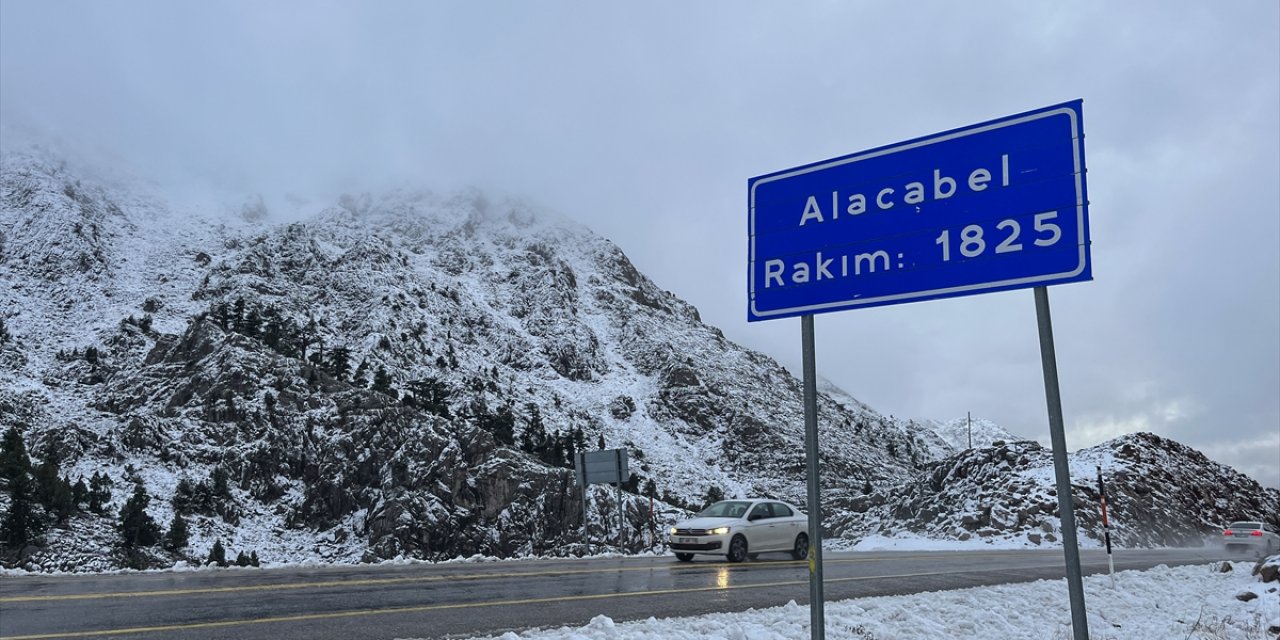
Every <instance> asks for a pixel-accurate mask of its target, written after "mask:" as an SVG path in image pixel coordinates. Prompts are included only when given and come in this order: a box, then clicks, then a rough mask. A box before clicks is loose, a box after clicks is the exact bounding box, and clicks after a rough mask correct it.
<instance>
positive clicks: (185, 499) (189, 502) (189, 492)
mask: <svg viewBox="0 0 1280 640" xmlns="http://www.w3.org/2000/svg"><path fill="white" fill-rule="evenodd" d="M170 504H172V505H173V510H174V512H175V513H179V514H188V513H191V512H193V511H195V510H196V509H197V507H198V506H199V499H198V498H197V496H196V488H195V485H193V484H191V480H190V479H189V478H187V477H186V476H183V477H181V478H179V479H178V486H177V488H176V489H174V491H173V499H172V500H171V501H170Z"/></svg>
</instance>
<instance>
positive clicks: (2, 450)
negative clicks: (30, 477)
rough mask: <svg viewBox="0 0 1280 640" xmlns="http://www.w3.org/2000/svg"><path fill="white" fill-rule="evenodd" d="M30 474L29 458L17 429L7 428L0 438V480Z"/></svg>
mask: <svg viewBox="0 0 1280 640" xmlns="http://www.w3.org/2000/svg"><path fill="white" fill-rule="evenodd" d="M29 473H31V457H30V456H28V455H27V445H26V443H24V442H23V441H22V434H21V433H19V432H18V428H17V427H9V430H8V431H5V432H4V437H3V438H0V478H5V479H7V480H13V479H14V478H16V477H18V476H20V475H24V476H25V475H27V474H29Z"/></svg>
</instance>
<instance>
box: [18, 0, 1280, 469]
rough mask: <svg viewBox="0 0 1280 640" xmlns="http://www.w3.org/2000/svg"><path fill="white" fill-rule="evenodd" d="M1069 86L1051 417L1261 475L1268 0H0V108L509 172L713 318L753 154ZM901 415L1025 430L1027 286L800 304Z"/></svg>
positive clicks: (409, 174)
mask: <svg viewBox="0 0 1280 640" xmlns="http://www.w3.org/2000/svg"><path fill="white" fill-rule="evenodd" d="M1076 98H1083V99H1084V123H1085V131H1086V133H1087V136H1088V141H1087V150H1086V154H1087V162H1088V167H1089V173H1088V183H1089V196H1090V219H1091V225H1092V239H1093V261H1094V277H1095V280H1094V281H1092V282H1087V283H1080V284H1072V285H1064V286H1059V287H1054V288H1051V289H1050V291H1049V293H1050V299H1051V304H1052V309H1053V320H1054V330H1055V335H1056V344H1057V354H1058V364H1059V370H1060V375H1061V388H1062V396H1063V407H1064V411H1065V417H1066V424H1067V441H1068V445H1069V446H1070V447H1071V448H1073V449H1074V448H1078V447H1083V446H1089V445H1093V444H1096V443H1098V442H1101V441H1104V440H1106V439H1109V438H1112V437H1115V436H1118V435H1121V434H1125V433H1131V432H1135V431H1152V432H1155V433H1158V434H1161V435H1164V436H1168V437H1172V438H1174V439H1177V440H1179V441H1181V442H1183V443H1186V444H1188V445H1191V446H1194V447H1196V448H1198V449H1200V450H1202V451H1204V452H1205V453H1206V454H1207V455H1209V456H1210V457H1211V458H1213V459H1216V460H1219V461H1222V462H1226V463H1229V464H1232V465H1234V466H1236V467H1237V468H1239V469H1241V470H1243V471H1245V472H1247V473H1249V474H1250V475H1252V476H1253V477H1255V478H1257V479H1259V480H1261V481H1263V482H1265V483H1267V484H1269V485H1271V486H1280V400H1278V398H1280V258H1278V256H1280V251H1278V246H1277V245H1278V244H1280V186H1278V185H1280V4H1278V3H1277V2H1275V0H1257V1H1249V0H1240V1H1233V2H1220V3H1216V2H1215V3H1209V2H1106V3H1084V2H1070V3H1068V2H1025V1H1019V2H1007V3H1005V2H963V3H961V2H912V3H899V2H877V3H872V2H808V3H794V2H787V3H782V2H776V3H754V2H697V3H686V2H643V3H639V2H630V3H600V2H585V1H584V2H536V3H535V2H511V3H505V2H496V3H495V2H478V3H463V2H458V3H445V2H413V3H397V2H377V3H363V2H361V3H357V2H350V3H320V2H263V1H258V0H254V1H246V2H167V1H166V2H113V3H103V2H84V3H80V2H75V3H68V2H58V1H47V0H32V1H26V0H0V116H2V118H3V119H4V120H5V121H7V122H9V123H15V122H22V123H24V124H28V125H31V126H35V127H38V128H41V129H43V130H46V131H50V132H53V133H54V134H55V135H58V136H61V137H63V138H65V139H67V140H72V141H74V142H75V143H76V144H77V145H82V146H84V147H86V148H92V149H97V150H100V151H101V150H106V151H109V152H110V153H114V154H116V155H118V156H119V157H121V158H122V159H123V160H125V161H127V162H128V163H129V164H131V165H133V166H135V167H137V168H138V169H140V170H141V171H144V172H149V173H150V174H151V175H155V176H158V177H161V178H164V179H170V180H185V181H187V182H186V184H192V182H191V181H193V180H194V181H201V182H205V183H207V184H209V185H212V186H213V187H215V188H217V189H222V190H227V191H231V192H244V193H252V192H259V193H263V194H264V195H267V196H268V197H273V196H278V195H279V194H283V193H285V192H290V191H292V192H298V193H310V194H320V193H334V192H340V191H349V190H361V189H368V190H376V189H379V188H383V187H385V186H386V185H388V184H397V183H405V182H408V183H412V184H415V185H420V186H425V187H430V188H434V189H439V190H448V189H453V188H457V187H461V186H479V187H482V188H486V189H496V190H500V191H503V192H506V193H512V194H517V195H524V196H528V197H529V198H531V199H533V200H534V201H536V202H538V203H540V204H542V205H544V206H546V207H548V208H552V209H556V210H559V211H561V212H563V213H565V214H567V215H569V216H571V217H573V218H576V219H579V220H581V221H583V222H585V223H586V224H588V225H589V226H590V227H592V228H593V229H595V230H596V231H597V232H599V233H601V234H602V235H604V236H606V237H608V238H609V239H611V240H612V241H613V242H615V243H616V244H618V245H619V246H621V247H622V249H623V250H624V251H625V252H626V253H627V254H628V255H629V256H630V257H631V258H632V260H633V261H634V262H635V263H636V264H637V266H638V267H639V268H640V269H641V270H642V271H644V272H645V273H646V274H648V275H649V276H650V277H652V278H653V279H654V280H655V281H656V282H657V283H658V284H659V285H660V286H662V287H663V288H666V289H669V290H671V291H672V292H674V293H676V294H677V295H679V296H680V297H682V298H684V299H685V300H688V301H689V302H691V303H693V304H694V305H696V306H697V307H698V308H699V310H700V311H701V312H702V316H703V319H704V320H706V321H707V322H709V323H711V324H714V325H716V326H719V327H721V328H722V329H723V330H724V331H725V333H726V334H727V335H728V336H729V337H730V338H732V339H734V340H735V341H737V342H739V343H742V344H744V345H747V346H749V347H752V348H755V349H759V350H761V351H764V352H766V353H768V354H770V355H772V356H774V357H776V358H778V359H779V360H780V361H782V362H783V363H784V364H786V365H788V366H789V367H792V368H793V370H797V371H798V369H799V366H798V365H799V362H800V321H799V320H797V319H787V320H775V321H770V322H763V323H751V324H748V323H747V322H746V269H747V257H746V249H747V234H746V216H747V205H746V196H747V190H746V184H747V179H748V178H749V177H752V176H756V175H760V174H763V173H768V172H772V171H776V170H780V169H785V168H788V167H792V166H795V165H799V164H804V163H809V162H813V161H817V160H822V159H825V158H830V157H834V156H839V155H845V154H849V153H853V152H856V151H859V150H862V149H866V148H870V147H875V146H880V145H884V144H889V143H892V142H896V141H899V140H903V139H907V138H913V137H917V136H921V135H926V134H930V133H934V132H937V131H941V130H945V129H950V128H954V127H958V126H963V125H966V124H970V123H974V122H979V121H983V120H988V119H992V118H996V117H999V116H1003V115H1007V114H1012V113H1016V112H1020V111H1025V110H1029V109H1033V108H1037V107H1041V106H1046V105H1050V104H1055V103H1059V102H1064V101H1067V100H1072V99H1076ZM816 330H817V359H818V370H819V373H820V374H821V375H823V376H825V377H826V378H828V379H830V380H831V381H832V382H834V383H836V384H837V385H839V386H840V387H842V388H844V389H846V390H848V391H849V392H850V393H852V394H853V395H854V396H856V397H857V398H859V399H861V400H862V401H864V402H866V403H868V404H870V405H871V406H873V407H875V408H877V409H879V410H880V411H882V412H885V413H891V414H893V415H895V416H899V417H928V418H937V419H948V418H953V417H959V416H964V415H965V413H966V412H967V411H971V412H973V415H974V416H976V417H982V418H987V419H991V420H994V421H995V422H997V423H999V424H1001V425H1002V426H1004V427H1006V428H1007V429H1009V430H1010V431H1013V432H1014V433H1017V434H1020V435H1024V436H1026V437H1029V438H1035V439H1039V440H1040V441H1042V442H1046V443H1047V442H1048V426H1047V417H1046V409H1045V401H1044V387H1043V379H1042V377H1041V369H1040V356H1039V345H1038V342H1037V334H1036V324H1035V308H1034V302H1033V296H1032V292H1031V291H1030V290H1023V291H1015V292H1007V293H999V294H990V295H983V296H975V297H970V298H963V299H954V300H948V301H936V302H923V303H915V304H907V305H901V306H896V307H885V308H876V309H866V310H858V311H849V312H843V313H838V314H827V315H822V316H818V317H817V319H816Z"/></svg>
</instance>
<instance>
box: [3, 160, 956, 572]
mask: <svg viewBox="0 0 1280 640" xmlns="http://www.w3.org/2000/svg"><path fill="white" fill-rule="evenodd" d="M2 169H3V170H2V174H0V195H2V196H3V200H2V204H0V207H2V208H0V282H3V283H4V286H3V287H0V308H3V310H4V311H3V314H4V322H5V325H6V327H7V330H8V333H9V334H11V336H12V339H11V340H8V341H6V342H5V343H4V344H3V346H2V347H0V348H2V349H3V354H2V355H0V357H2V358H3V359H4V361H5V362H6V363H7V364H8V365H9V366H6V367H5V368H4V371H3V373H0V428H8V427H10V426H16V427H18V428H19V430H20V432H21V433H22V434H23V435H24V437H25V439H26V441H27V446H28V448H29V449H30V451H31V452H32V455H33V457H34V458H35V459H36V460H45V459H54V460H57V461H59V462H60V465H61V467H60V469H61V471H62V472H63V473H65V474H67V476H68V478H69V479H70V480H71V481H74V480H75V479H76V478H77V477H79V476H84V477H85V478H88V477H89V476H90V475H91V474H92V473H94V472H99V471H101V472H104V473H106V474H107V475H108V476H109V477H110V478H111V479H112V480H113V481H114V483H115V487H116V488H115V491H114V494H113V498H112V501H111V503H110V505H109V508H108V509H106V512H108V513H114V512H115V511H117V510H118V509H119V507H120V506H122V503H123V501H124V498H125V497H126V494H127V490H128V488H129V487H130V486H132V484H133V483H134V482H141V483H142V484H143V486H144V487H145V488H146V490H147V492H148V493H149V495H151V496H152V497H153V498H154V499H153V500H152V502H151V512H152V513H153V517H155V519H156V520H157V521H159V522H161V523H164V522H168V521H169V520H170V519H171V518H172V513H173V506H172V497H173V496H174V495H175V494H176V493H178V492H179V484H180V483H181V482H182V481H183V480H184V479H185V480H187V484H193V485H199V484H200V483H201V482H205V481H209V482H211V479H212V478H213V476H214V475H215V474H216V473H221V474H225V475H227V476H229V477H230V479H231V483H230V484H231V486H230V490H229V492H228V495H227V496H225V499H226V500H227V501H228V502H230V503H231V504H232V506H230V507H227V508H226V509H225V511H226V513H222V512H220V511H218V510H215V509H211V508H209V509H205V510H204V511H203V512H199V511H196V512H192V513H189V515H190V516H191V517H192V519H193V526H192V536H191V545H190V548H191V553H197V554H198V553H203V552H204V550H206V549H207V548H208V547H209V545H210V544H211V543H212V541H213V540H214V539H221V540H223V541H225V542H228V543H229V546H231V547H232V548H236V549H240V548H250V547H252V548H255V549H257V550H258V551H259V553H260V555H261V556H262V557H263V558H264V559H267V560H271V559H275V560H279V559H283V558H288V559H296V558H300V557H301V558H306V557H315V558H320V559H332V560H355V559H361V558H383V557H394V556H398V555H410V556H415V557H442V556H453V555H465V554H471V553H486V554H493V555H511V554H520V553H548V552H550V553H561V552H569V551H568V550H571V549H573V548H574V545H577V544H580V542H581V534H580V533H579V531H580V529H581V517H582V516H581V513H582V507H581V498H580V492H579V490H577V489H576V488H575V487H574V485H573V480H572V472H571V470H570V469H567V468H565V467H564V466H563V465H562V464H561V463H560V461H563V460H564V459H565V457H566V451H565V449H582V448H584V447H588V446H589V447H592V448H594V447H595V446H597V445H598V444H599V443H603V444H604V445H605V446H606V447H609V448H614V447H626V448H627V449H629V450H630V451H631V458H632V461H633V464H632V467H633V472H634V475H635V476H636V478H637V479H636V481H635V486H634V487H632V488H633V489H635V490H636V491H638V492H642V493H649V494H651V495H654V496H656V497H658V498H660V499H663V502H664V503H666V505H667V506H666V507H665V508H666V509H667V510H668V511H670V509H672V508H673V507H672V506H670V505H672V504H674V505H682V504H701V502H702V500H703V499H704V497H705V496H707V495H708V494H712V495H715V494H719V493H723V494H725V495H747V494H766V495H772V496H778V497H782V498H787V499H791V500H797V501H799V499H800V498H801V497H802V496H803V495H804V489H803V486H804V483H803V477H804V476H803V466H804V458H803V445H802V443H803V424H804V422H803V409H802V405H801V399H800V393H799V385H798V382H797V381H796V380H795V379H794V377H792V376H791V375H790V374H789V373H788V372H787V371H786V370H785V369H783V368H782V367H781V366H779V365H778V364H777V363H776V362H774V361H773V360H772V359H770V358H768V357H766V356H764V355H762V354H759V353H755V352H752V351H749V350H747V349H744V348H742V347H739V346H737V345H734V344H732V343H731V342H729V341H727V340H726V339H725V338H724V336H723V335H722V333H721V332H720V331H719V330H717V329H715V328H714V327H709V326H707V325H705V324H703V323H702V322H701V321H700V320H699V317H698V313H697V310H696V309H694V308H693V307H692V306H690V305H688V304H687V303H685V302H683V301H681V300H678V299H677V298H676V297H675V296H673V295H672V294H670V293H668V292H666V291H663V290H662V289H660V288H658V287H657V286H656V285H654V284H653V283H652V282H651V281H649V280H648V279H647V278H645V277H644V276H643V275H642V274H640V273H639V272H638V271H637V270H636V269H635V268H634V267H633V266H632V265H631V263H630V261H629V260H627V258H626V256H625V255H623V253H622V252H621V251H620V250H619V249H618V248H617V247H616V246H615V245H613V244H612V243H610V242H608V241H607V240H604V239H603V238H600V237H599V236H596V235H595V234H593V233H591V232H590V231H589V230H588V229H586V228H583V227H581V226H580V225H577V224H575V223H571V222H569V221H566V220H563V219H560V218H559V217H557V216H555V215H554V214H552V213H549V212H546V211H541V210H538V209H536V208H534V207H531V206H529V205H527V204H524V203H521V202H518V201H513V200H501V201H491V200H490V199H488V198H487V197H486V196H485V195H484V194H481V193H478V192H464V193H459V194H453V195H448V196H441V195H436V194H432V193H429V192H420V191H398V192H393V193H389V194H385V195H383V196H380V197H377V198H374V197H371V196H368V195H364V196H358V197H357V196H343V197H342V198H340V199H338V201H337V202H336V203H334V204H333V205H332V206H328V207H325V208H322V209H321V210H320V211H319V212H318V213H316V214H314V215H312V216H310V217H307V218H304V219H303V220H301V221H298V222H293V223H289V224H271V223H270V222H268V221H269V220H270V217H271V216H270V211H263V208H264V207H265V205H262V204H260V201H259V202H255V204H254V206H253V207H252V208H253V209H254V211H253V212H252V213H253V214H254V215H249V216H238V217H235V218H229V219H227V218H218V217H217V216H211V215H207V214H203V213H202V212H200V211H195V210H191V209H183V208H180V207H177V206H175V205H171V204H169V203H167V202H166V201H165V199H164V197H163V194H160V193H157V192H155V191H154V190H152V189H151V188H150V187H148V186H146V185H145V184H143V183H141V182H126V181H120V180H113V181H104V180H99V179H95V174H94V173H93V172H91V171H89V170H85V169H79V168H74V167H69V166H68V164H67V163H64V162H63V161H61V160H59V159H57V158H52V157H50V156H49V154H46V153H42V152H40V151H38V150H35V151H33V150H22V151H18V152H9V153H6V155H5V156H4V161H3V166H2ZM821 405H822V407H821V411H822V415H823V420H824V422H825V423H826V424H825V431H826V433H827V434H828V435H826V436H824V442H825V445H826V446H825V448H826V451H825V452H824V456H823V461H824V464H825V467H824V471H825V473H826V475H827V476H828V478H829V481H828V484H829V485H830V486H833V487H839V486H842V485H843V484H854V483H856V484H859V485H860V484H861V483H863V482H867V481H871V482H874V483H875V484H877V485H882V484H890V483H895V482H901V481H904V480H906V479H908V478H909V477H911V476H912V475H913V474H914V473H916V472H918V471H919V470H920V469H921V468H923V465H924V464H926V463H928V462H929V461H931V460H932V459H933V457H932V456H931V455H930V454H929V451H930V449H929V448H928V447H927V446H926V445H925V444H924V441H923V440H922V439H921V436H919V435H918V434H917V433H914V432H913V431H912V430H909V429H907V428H906V425H905V424H904V423H901V422H899V421H896V420H892V419H889V418H886V417H884V416H881V415H879V414H877V413H876V412H874V411H871V410H869V409H865V408H864V409H863V410H860V411H858V412H851V411H849V410H846V409H844V408H843V407H841V406H840V405H839V404H837V403H836V402H834V401H833V400H831V399H830V398H828V397H823V398H822V401H821ZM506 434H510V435H506ZM512 436H514V437H512ZM532 440H536V441H537V442H536V443H533V444H530V442H531V441H532ZM522 445H523V446H522ZM539 447H543V448H545V450H538V449H539ZM522 449H528V450H530V451H523V450H522ZM650 483H652V484H651V485H650ZM611 495H612V494H611V492H601V493H600V498H599V502H600V504H598V505H597V504H596V502H597V500H596V496H595V495H592V509H593V511H592V516H591V518H590V519H589V520H590V521H591V523H592V525H593V526H595V527H596V528H598V529H600V531H595V530H593V531H592V535H593V536H595V537H597V538H601V537H604V536H605V535H606V532H605V531H604V530H603V527H604V525H603V524H601V522H602V521H603V522H608V523H611V522H613V521H614V520H611V519H602V518H601V517H598V516H597V514H596V511H600V510H608V509H611V508H612V509H615V513H616V505H613V506H611V505H610V504H606V502H608V500H611ZM642 502H643V501H641V500H639V499H637V498H636V497H634V496H633V497H632V498H631V499H630V502H629V503H628V509H630V511H629V516H630V517H631V519H632V520H633V523H632V526H633V527H634V528H645V527H646V526H647V525H646V523H645V522H644V521H645V519H646V517H647V514H648V505H647V504H642ZM662 508H664V507H663V505H659V511H661V509H662ZM77 518H80V516H77ZM93 520H94V519H93V518H92V517H90V516H87V515H86V516H83V521H81V522H79V523H78V524H77V525H76V526H72V527H71V528H70V529H61V528H55V529H53V530H51V532H50V533H49V535H48V536H47V537H48V538H49V539H48V540H47V542H48V544H49V546H50V547H51V548H61V549H62V550H63V551H64V552H66V551H68V550H70V549H76V548H83V547H84V546H85V545H88V544H90V543H89V542H88V541H87V540H86V538H85V536H83V535H80V534H79V533H77V532H78V531H79V532H81V533H83V531H82V530H91V529H94V528H95V527H96V528H97V529H105V528H106V527H107V525H108V524H110V523H109V521H108V520H103V521H102V522H100V523H98V524H96V525H95V524H94V522H93ZM73 524H75V523H73ZM79 525H84V526H82V527H79V528H77V527H78V526H79ZM613 535H616V534H613ZM112 562H113V561H112V560H111V559H110V558H108V560H106V561H104V562H103V563H102V564H103V565H110V564H112Z"/></svg>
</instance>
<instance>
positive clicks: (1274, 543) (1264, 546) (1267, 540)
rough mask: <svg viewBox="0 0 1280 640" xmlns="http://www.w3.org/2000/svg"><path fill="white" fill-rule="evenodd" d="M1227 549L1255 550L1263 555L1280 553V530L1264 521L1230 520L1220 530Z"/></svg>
mask: <svg viewBox="0 0 1280 640" xmlns="http://www.w3.org/2000/svg"><path fill="white" fill-rule="evenodd" d="M1222 543H1223V545H1224V546H1226V549H1227V551H1256V552H1261V553H1262V554H1263V555H1268V556H1269V555H1271V554H1273V553H1280V531H1277V530H1276V528H1275V527H1273V526H1271V525H1269V524H1267V523H1265V522H1232V523H1231V526H1229V527H1227V528H1226V529H1224V530H1223V531H1222Z"/></svg>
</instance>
